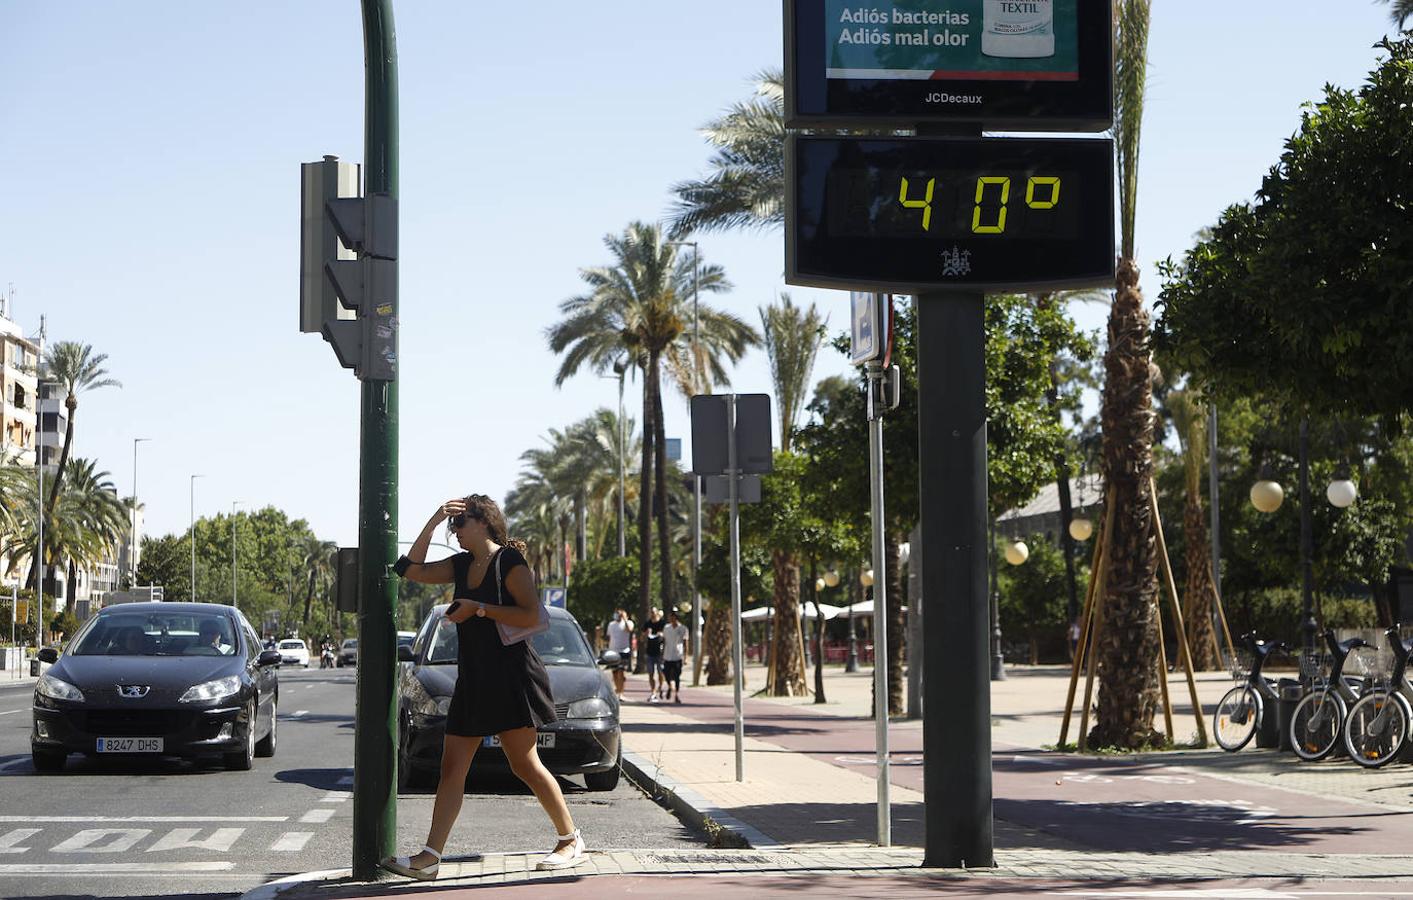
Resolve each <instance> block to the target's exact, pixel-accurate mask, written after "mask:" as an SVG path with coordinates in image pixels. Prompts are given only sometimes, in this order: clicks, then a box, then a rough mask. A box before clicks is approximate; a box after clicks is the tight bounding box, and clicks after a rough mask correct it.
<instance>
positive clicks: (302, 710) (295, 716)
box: [285, 709, 309, 719]
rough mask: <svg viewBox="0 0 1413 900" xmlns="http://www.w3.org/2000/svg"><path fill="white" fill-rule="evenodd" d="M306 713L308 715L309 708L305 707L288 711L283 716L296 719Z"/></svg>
mask: <svg viewBox="0 0 1413 900" xmlns="http://www.w3.org/2000/svg"><path fill="white" fill-rule="evenodd" d="M307 715H309V710H307V709H300V710H296V711H295V712H292V713H290V714H289V715H287V716H285V718H286V719H298V718H299V717H300V716H307Z"/></svg>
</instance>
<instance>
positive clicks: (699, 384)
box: [643, 241, 705, 687]
mask: <svg viewBox="0 0 1413 900" xmlns="http://www.w3.org/2000/svg"><path fill="white" fill-rule="evenodd" d="M665 244H666V245H667V246H677V247H691V248H692V381H693V384H692V390H693V391H703V390H704V389H705V383H704V382H705V379H704V378H703V377H702V345H701V335H702V328H701V325H702V323H701V316H700V315H698V303H697V301H698V299H699V296H700V294H701V271H702V258H701V247H699V246H698V245H697V242H696V241H666V242H665ZM643 427H644V428H646V427H647V425H646V424H644V426H643ZM692 467H693V468H696V460H695V459H693V460H692ZM701 568H702V477H701V476H700V475H697V474H696V473H693V474H692V687H697V686H698V685H700V684H701V681H702V657H703V655H704V654H703V653H702V652H701V650H700V647H701V646H702V592H701V585H700V575H699V573H700V571H701Z"/></svg>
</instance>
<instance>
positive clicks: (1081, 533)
mask: <svg viewBox="0 0 1413 900" xmlns="http://www.w3.org/2000/svg"><path fill="white" fill-rule="evenodd" d="M1093 534H1094V523H1093V522H1091V521H1089V520H1088V519H1086V518H1084V517H1083V516H1080V517H1079V518H1077V519H1071V520H1070V537H1072V538H1074V539H1075V540H1077V541H1087V540H1089V538H1090V536H1091V535H1093Z"/></svg>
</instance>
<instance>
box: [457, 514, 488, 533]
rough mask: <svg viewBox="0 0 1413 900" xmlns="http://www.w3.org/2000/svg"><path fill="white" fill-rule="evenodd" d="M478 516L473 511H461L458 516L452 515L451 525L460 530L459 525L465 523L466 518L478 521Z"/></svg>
mask: <svg viewBox="0 0 1413 900" xmlns="http://www.w3.org/2000/svg"><path fill="white" fill-rule="evenodd" d="M480 518H481V517H480V516H478V515H476V514H475V513H462V514H461V515H458V516H452V517H451V527H452V528H453V529H455V530H457V531H460V530H461V526H463V525H465V524H466V521H467V520H468V519H476V520H477V521H480Z"/></svg>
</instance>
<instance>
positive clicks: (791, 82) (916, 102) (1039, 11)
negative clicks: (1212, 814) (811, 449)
mask: <svg viewBox="0 0 1413 900" xmlns="http://www.w3.org/2000/svg"><path fill="white" fill-rule="evenodd" d="M1016 15H1019V17H1020V18H1017V19H1014V20H1013V18H1010V17H1014V16H1016ZM1022 20H1023V21H1022ZM784 33H785V69H786V72H785V125H786V128H787V136H786V146H785V166H786V177H785V190H786V198H785V263H786V275H785V280H786V282H788V283H790V284H793V285H802V286H811V287H825V288H836V289H840V290H851V291H860V292H868V293H876V294H877V293H892V294H910V295H912V296H913V297H914V298H915V301H916V310H917V381H918V383H917V386H916V390H917V392H918V400H919V402H918V443H919V460H920V462H919V472H918V480H919V497H918V504H919V512H920V514H921V516H920V517H921V535H920V537H921V540H920V542H919V543H918V544H914V545H913V548H912V553H913V564H914V565H916V564H918V562H920V563H921V569H922V584H923V590H924V595H925V596H924V605H925V607H926V614H925V615H924V616H923V627H922V631H923V641H922V651H923V657H924V663H923V684H924V690H923V693H924V696H931V697H942V696H945V697H947V698H948V704H947V705H945V706H944V705H943V704H938V703H931V704H925V705H924V708H923V742H924V746H925V748H926V751H925V757H924V765H923V771H924V790H923V793H924V810H925V811H924V827H925V848H924V860H923V861H924V865H927V866H930V867H944V868H957V867H969V868H976V867H990V866H994V865H995V852H994V839H993V830H992V781H991V703H990V661H989V658H988V657H989V653H988V632H989V615H988V600H987V591H986V585H987V558H988V553H989V543H988V540H987V528H986V523H987V503H986V499H987V486H986V410H985V388H986V367H985V329H984V324H985V322H984V309H985V295H986V293H987V292H1015V293H1028V292H1035V291H1040V290H1065V289H1077V288H1085V287H1100V286H1112V285H1113V284H1114V279H1115V254H1114V221H1113V220H1114V156H1113V142H1112V141H1111V140H1110V139H1108V138H1096V137H1072V138H1063V139H1054V138H1046V139H1038V138H1032V137H1005V138H984V137H982V134H983V132H984V131H1002V130H1004V131H1010V132H1026V131H1031V132H1052V133H1053V132H1091V133H1093V132H1103V131H1106V130H1108V129H1109V128H1110V127H1111V126H1112V124H1113V74H1114V72H1113V69H1114V66H1113V9H1112V2H1105V0H1094V2H1086V3H1079V4H1052V3H1050V2H1039V3H1031V4H1009V5H1008V4H1001V3H992V2H979V0H969V2H966V3H957V2H951V0H947V2H943V0H907V2H901V0H873V2H871V3H869V4H858V3H856V2H847V0H823V2H820V0H808V2H804V0H785V27H784ZM1016 36H1019V37H1020V38H1021V39H1020V40H1018V41H1017V40H1013V39H1012V38H1013V37H1016ZM801 129H812V130H813V132H814V133H812V134H803V133H800V130H801ZM840 130H849V131H851V132H854V135H853V136H849V137H840V136H832V135H830V136H826V135H825V134H822V133H821V132H830V131H834V132H837V131H840ZM860 132H862V133H864V134H868V133H872V134H874V135H876V136H872V137H870V136H859V133H860ZM870 411H871V412H872V409H871V410H870ZM871 418H872V416H871ZM878 506H879V503H878V502H877V500H876V501H875V508H877V507H878ZM919 544H920V546H919ZM884 725H885V726H886V716H885V722H884ZM885 734H886V732H885ZM882 769H883V767H882V766H880V770H882ZM878 775H879V778H880V779H882V778H884V777H885V775H884V772H883V771H880V772H879V773H878ZM880 796H883V791H882V790H880ZM886 817H887V810H886V809H880V823H879V824H880V829H879V831H880V834H879V837H880V842H882V841H883V840H886V839H887V818H886Z"/></svg>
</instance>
